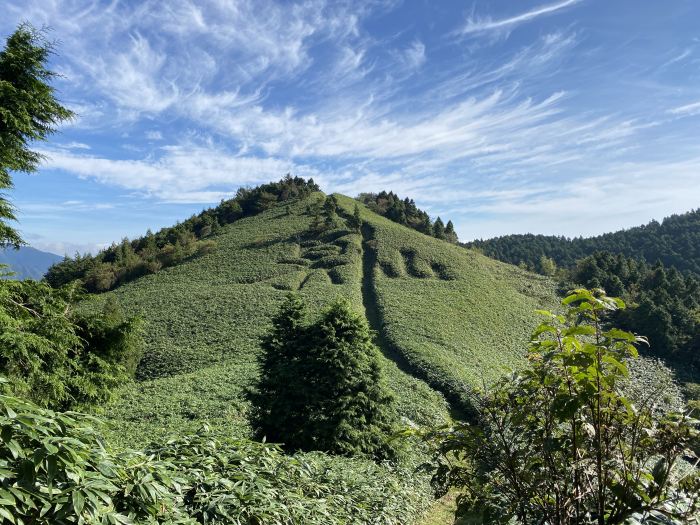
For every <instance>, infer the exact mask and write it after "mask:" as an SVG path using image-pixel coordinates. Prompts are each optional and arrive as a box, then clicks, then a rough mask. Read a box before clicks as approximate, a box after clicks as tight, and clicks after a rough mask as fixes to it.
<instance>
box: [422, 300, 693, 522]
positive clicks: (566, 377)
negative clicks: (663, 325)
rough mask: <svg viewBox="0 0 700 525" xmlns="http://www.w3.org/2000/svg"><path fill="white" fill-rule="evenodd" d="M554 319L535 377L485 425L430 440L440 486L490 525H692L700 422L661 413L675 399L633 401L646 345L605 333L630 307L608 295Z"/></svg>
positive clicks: (572, 304)
mask: <svg viewBox="0 0 700 525" xmlns="http://www.w3.org/2000/svg"><path fill="white" fill-rule="evenodd" d="M563 304H564V305H566V306H568V309H567V312H566V316H563V315H558V314H554V313H551V312H545V311H543V312H542V313H543V314H544V315H545V316H546V318H547V319H546V321H545V322H543V323H542V324H540V326H539V327H538V328H537V329H536V330H535V332H534V333H533V337H532V342H531V345H530V350H529V358H530V366H529V367H528V368H526V369H525V370H523V371H521V372H520V373H519V374H516V375H514V376H512V377H511V378H506V379H504V380H502V381H500V382H499V383H497V384H496V385H495V386H494V388H492V389H490V390H489V391H488V392H484V395H483V398H482V401H481V402H480V404H479V415H480V425H479V426H469V425H466V424H458V425H456V426H454V427H450V428H443V429H440V430H438V431H435V432H432V433H430V434H429V436H430V438H431V439H433V440H434V443H435V444H436V445H437V451H438V454H439V457H440V458H441V459H442V461H443V462H442V464H441V467H440V468H439V470H438V472H437V474H436V476H437V477H436V480H438V481H440V482H442V483H445V484H446V485H447V486H450V485H451V486H456V487H459V488H460V489H462V490H464V493H463V495H462V497H461V505H462V507H463V509H464V510H465V511H468V512H471V513H472V514H473V513H476V514H478V515H480V516H481V519H482V520H483V522H486V523H504V524H505V523H512V522H513V521H512V520H515V521H516V522H517V523H521V524H530V523H549V524H553V525H569V524H571V525H573V524H577V525H578V524H587V523H590V524H593V523H595V524H598V525H605V524H621V523H641V522H644V523H650V522H653V523H668V524H670V523H676V524H679V525H680V524H683V523H689V520H691V519H694V518H697V513H698V512H699V511H700V474H699V473H698V472H697V471H694V470H692V469H691V470H690V471H684V470H683V469H682V468H681V467H682V463H683V458H684V457H686V458H687V457H692V456H693V454H692V452H691V451H690V450H688V447H689V445H691V443H692V440H693V439H694V438H695V437H696V436H697V434H698V424H699V423H700V422H698V421H697V420H694V419H691V418H689V417H687V416H684V415H682V414H678V413H667V412H663V411H662V412H661V413H659V411H658V410H657V400H658V399H659V398H661V397H663V395H664V392H660V391H650V392H647V393H646V395H644V396H641V397H640V396H638V397H637V398H636V399H632V398H627V397H626V396H625V393H624V390H625V384H626V383H627V382H628V381H629V372H628V367H627V363H628V361H629V360H630V359H634V358H636V357H637V349H636V348H635V345H636V344H637V343H639V342H644V340H643V338H640V337H638V336H635V335H633V334H631V333H629V332H625V331H623V330H620V329H618V328H610V329H604V328H603V325H604V323H603V322H602V320H603V318H604V316H605V315H606V314H607V313H609V312H613V311H616V310H617V309H620V308H624V303H623V302H622V301H621V300H620V299H612V298H609V297H607V296H606V295H605V294H604V293H603V292H602V291H600V290H596V291H592V292H591V291H588V290H585V289H580V290H576V291H574V292H572V294H570V295H569V296H567V297H566V299H564V301H563Z"/></svg>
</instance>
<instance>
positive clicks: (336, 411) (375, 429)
mask: <svg viewBox="0 0 700 525" xmlns="http://www.w3.org/2000/svg"><path fill="white" fill-rule="evenodd" d="M304 312H305V309H304V304H303V302H302V301H301V300H300V299H299V297H298V296H296V295H290V296H288V298H287V300H286V302H285V303H284V304H283V305H282V308H281V310H280V312H279V314H278V315H277V316H276V317H275V318H274V320H273V328H272V330H271V332H270V333H269V334H268V336H267V337H266V338H265V340H264V341H263V348H264V349H265V358H264V360H263V366H262V370H263V372H262V377H261V380H260V383H259V393H258V394H257V396H256V401H257V403H256V404H257V405H258V407H259V414H258V428H259V432H260V434H261V436H265V437H266V438H267V439H268V440H271V441H279V442H283V443H284V444H285V446H286V447H287V448H288V449H289V450H323V451H326V452H331V453H335V454H342V455H366V456H372V457H375V458H378V459H386V458H390V457H392V456H393V455H394V453H395V452H394V450H393V449H392V447H391V446H390V445H389V444H388V442H387V437H388V434H389V433H390V432H391V431H392V429H393V428H394V425H395V417H396V416H395V411H394V409H393V406H392V403H393V399H392V396H391V394H390V393H389V390H388V388H387V386H386V383H385V380H384V377H383V373H382V370H381V367H380V364H379V350H378V349H377V348H376V346H375V345H374V344H373V343H372V340H371V336H370V333H369V327H368V326H367V322H366V320H365V319H364V318H363V317H362V316H360V315H359V314H357V313H356V312H354V311H353V310H352V308H351V307H350V305H348V304H347V303H346V302H342V301H341V302H337V303H335V304H333V305H332V306H331V307H330V308H329V309H328V310H326V312H325V313H324V314H323V316H322V317H321V319H320V320H319V321H317V322H316V323H313V324H311V325H307V324H306V323H305V313H304Z"/></svg>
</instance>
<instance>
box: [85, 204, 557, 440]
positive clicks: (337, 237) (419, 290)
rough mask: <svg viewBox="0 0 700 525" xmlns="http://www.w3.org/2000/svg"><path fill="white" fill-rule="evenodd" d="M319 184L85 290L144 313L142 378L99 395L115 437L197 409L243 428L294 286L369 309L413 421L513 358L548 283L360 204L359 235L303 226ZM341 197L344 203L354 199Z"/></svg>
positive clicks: (199, 419) (206, 417)
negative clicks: (115, 284) (191, 246)
mask: <svg viewBox="0 0 700 525" xmlns="http://www.w3.org/2000/svg"><path fill="white" fill-rule="evenodd" d="M322 198H323V196H322V195H321V194H315V195H314V196H313V197H311V198H310V199H307V200H306V201H301V202H296V203H293V204H291V205H289V206H285V207H276V208H273V209H271V210H268V211H266V212H264V213H262V214H260V215H257V216H254V217H249V218H246V219H242V220H240V221H237V222H236V223H234V224H231V225H229V226H226V227H224V228H223V229H222V230H221V233H220V234H219V235H217V236H216V237H215V241H216V242H217V249H216V250H215V251H214V252H212V253H209V254H206V255H203V256H201V257H197V258H194V259H191V260H189V261H187V262H185V263H183V264H180V265H178V266H174V267H171V268H168V269H165V270H162V271H161V272H159V273H157V274H154V275H149V276H146V277H143V278H141V279H138V280H136V281H133V282H131V283H128V284H125V285H123V286H121V287H119V288H117V289H116V290H114V291H112V292H109V293H107V294H103V295H100V296H97V297H95V298H94V299H93V301H92V306H91V307H93V308H99V307H100V304H101V303H102V302H103V301H105V300H107V298H109V297H113V298H115V299H116V300H117V301H118V302H120V303H121V304H122V305H123V306H124V307H125V308H126V309H127V310H128V311H129V312H132V313H138V314H140V315H141V316H142V317H144V319H145V320H146V322H147V328H146V354H145V356H144V358H143V360H142V362H141V364H140V366H139V369H138V372H137V374H138V381H137V382H136V383H135V384H134V385H132V386H129V387H127V388H126V389H124V391H123V392H121V394H120V396H119V397H118V400H117V401H116V402H115V403H113V404H112V405H111V406H110V407H109V408H108V409H107V416H108V418H109V419H110V420H111V421H112V422H113V423H114V425H113V428H114V430H115V436H116V438H117V439H118V440H119V441H121V442H122V443H124V444H129V445H142V444H144V443H146V442H148V441H150V440H152V439H157V438H162V437H164V436H165V435H167V434H173V433H188V432H191V431H194V430H195V429H196V428H198V427H199V426H200V425H201V424H202V423H203V422H205V421H206V422H207V423H208V424H209V425H211V426H214V427H225V428H227V429H229V430H230V431H231V432H232V433H234V434H235V435H238V436H241V437H243V436H247V435H249V433H250V427H249V422H248V415H249V411H250V409H251V407H250V405H249V402H248V400H247V396H246V392H247V389H249V388H250V387H251V386H253V385H254V384H255V381H256V377H257V374H258V370H257V366H258V356H259V347H258V341H259V338H260V336H261V335H263V334H264V333H265V332H266V330H267V329H268V327H269V323H270V318H271V317H272V315H273V314H274V313H275V311H276V310H277V308H278V305H279V304H280V302H281V301H282V299H283V298H284V296H285V294H286V293H287V292H288V291H289V290H297V291H298V292H299V293H300V294H302V296H304V297H305V298H306V299H307V301H308V302H309V303H310V304H311V305H313V308H314V309H315V310H317V311H318V310H320V309H321V308H322V307H323V306H324V305H326V304H329V303H330V302H331V301H332V300H333V299H335V298H336V297H338V296H342V297H345V298H347V299H348V300H350V301H351V302H352V303H353V304H354V305H356V307H357V308H358V309H362V308H366V309H367V314H368V318H370V321H372V325H373V328H375V330H378V331H379V332H380V334H379V335H380V343H383V344H382V346H383V347H384V350H385V351H386V352H387V356H388V358H387V359H386V362H385V365H386V369H387V371H388V376H389V379H390V384H391V386H392V388H393V389H394V390H395V391H396V393H397V398H398V400H399V409H400V411H401V414H402V415H403V416H404V417H406V418H408V419H410V420H411V421H414V422H416V423H419V424H425V423H431V422H436V421H440V420H443V419H444V417H446V413H447V412H446V405H445V402H444V398H443V396H442V394H445V395H447V396H448V397H451V398H453V399H456V398H458V397H459V395H460V394H461V392H462V390H463V389H464V387H465V386H466V387H470V386H474V385H480V383H481V381H482V378H485V379H486V380H487V381H488V380H491V379H493V378H494V377H496V376H497V375H498V374H500V373H502V371H503V367H505V366H513V365H517V364H518V362H519V361H520V359H521V358H520V357H519V356H521V355H522V354H523V348H524V344H525V342H526V340H527V335H528V333H529V331H530V330H531V329H532V328H533V326H534V325H535V323H536V319H535V314H534V313H533V310H534V309H535V308H538V307H542V306H547V307H549V306H551V305H552V304H553V303H554V301H555V297H554V288H553V286H552V285H551V283H549V282H548V281H546V280H545V279H544V278H541V277H538V276H534V275H532V274H528V273H526V272H522V271H520V270H518V269H515V268H512V267H509V266H507V265H504V264H502V263H498V262H496V261H492V260H490V259H488V258H486V257H483V256H480V255H477V254H475V253H472V252H470V251H467V250H464V249H462V248H459V247H457V246H453V245H450V244H449V243H446V242H443V241H439V240H436V239H433V238H430V237H427V236H425V235H422V234H420V233H418V232H415V231H413V230H410V229H408V228H406V227H403V226H400V225H397V224H395V223H392V222H391V221H388V220H386V219H384V218H382V217H379V216H378V215H375V214H373V213H372V212H370V211H369V210H367V209H363V211H362V218H363V221H365V222H366V226H365V228H363V232H364V236H365V238H364V239H363V236H362V235H360V234H358V233H351V232H349V231H348V230H346V229H343V228H342V227H341V228H339V229H335V230H331V231H327V232H325V233H323V234H321V235H319V234H315V233H311V232H310V228H311V223H312V214H310V213H309V212H308V210H307V209H308V206H309V204H310V203H311V204H312V205H313V203H314V202H319V201H320V199H322ZM339 200H340V203H341V208H342V209H343V210H345V212H347V213H349V212H351V211H352V208H353V207H354V204H355V201H353V200H352V199H349V198H346V197H339ZM339 226H342V224H339ZM370 231H371V232H373V233H372V236H373V237H376V238H374V239H371V238H369V237H368V232H370ZM402 250H403V252H402ZM406 250H414V252H415V253H414V254H413V255H411V254H409V253H408V252H407V251H406ZM412 253H413V252H412ZM373 257H374V258H375V259H376V261H377V264H375V265H372V264H371V263H372V258H373ZM392 265H393V266H392ZM389 268H393V270H391V269H389ZM393 271H395V272H396V277H394V276H393V274H392V272H393ZM421 272H423V273H421ZM533 295H534V298H532V296H533ZM426 382H427V384H426ZM428 384H430V385H431V386H432V387H433V388H431V387H429V386H428Z"/></svg>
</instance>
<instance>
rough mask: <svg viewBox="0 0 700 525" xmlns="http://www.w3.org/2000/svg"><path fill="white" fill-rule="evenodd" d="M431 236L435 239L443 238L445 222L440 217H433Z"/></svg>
mask: <svg viewBox="0 0 700 525" xmlns="http://www.w3.org/2000/svg"><path fill="white" fill-rule="evenodd" d="M433 237H435V238H437V239H444V238H445V224H444V223H443V222H442V219H441V218H440V217H438V218H437V219H435V224H433Z"/></svg>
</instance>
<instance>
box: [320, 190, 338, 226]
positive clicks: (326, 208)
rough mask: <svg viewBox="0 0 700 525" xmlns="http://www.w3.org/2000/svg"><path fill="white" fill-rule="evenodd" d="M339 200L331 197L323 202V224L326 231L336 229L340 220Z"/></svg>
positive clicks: (333, 196)
mask: <svg viewBox="0 0 700 525" xmlns="http://www.w3.org/2000/svg"><path fill="white" fill-rule="evenodd" d="M337 212H338V199H336V197H335V195H329V196H328V197H326V200H325V201H324V202H323V223H324V226H325V227H326V229H331V228H334V227H335V225H336V222H337V220H338V213H337Z"/></svg>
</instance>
